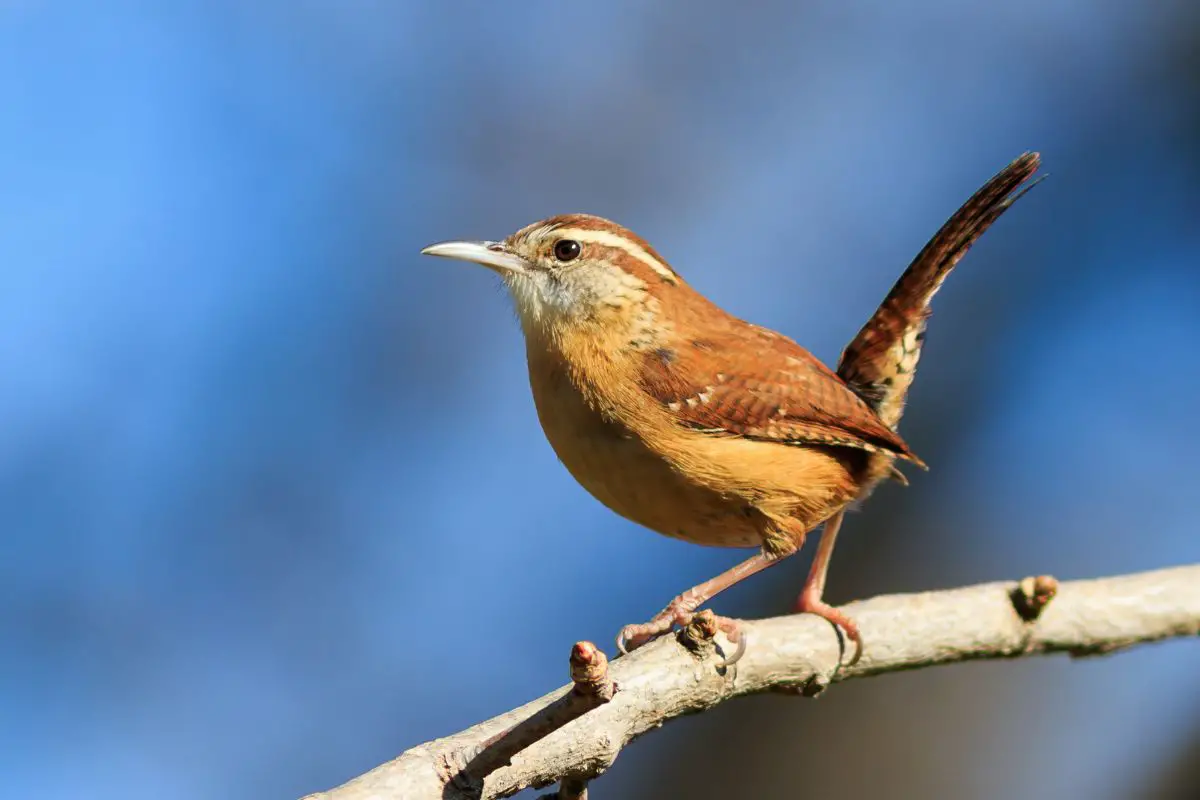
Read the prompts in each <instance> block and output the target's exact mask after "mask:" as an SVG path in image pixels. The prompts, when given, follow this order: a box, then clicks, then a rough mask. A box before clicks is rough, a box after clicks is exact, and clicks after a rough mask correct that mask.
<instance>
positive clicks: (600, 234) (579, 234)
mask: <svg viewBox="0 0 1200 800" xmlns="http://www.w3.org/2000/svg"><path fill="white" fill-rule="evenodd" d="M554 233H555V234H556V235H558V236H561V237H563V238H564V239H574V240H575V241H577V242H587V243H589V244H598V245H602V246H604V247H615V248H617V249H618V250H624V251H625V252H626V253H628V254H629V255H631V256H633V257H634V258H636V259H637V260H638V261H641V262H642V263H643V264H645V265H646V266H647V267H649V268H650V269H652V270H654V272H655V273H657V274H658V276H659V277H661V278H662V279H663V280H665V281H667V282H668V283H678V282H679V276H677V275H676V274H675V273H674V272H672V271H671V268H670V267H668V266H667V265H666V264H664V263H662V262H661V261H659V260H658V259H657V258H655V257H654V256H652V255H650V254H649V253H647V252H646V251H645V250H644V249H643V248H642V247H641V246H640V245H638V244H637V242H633V241H630V240H629V239H626V238H625V237H624V236H621V235H620V234H616V233H613V232H611V231H590V230H583V229H582V228H558V229H556V230H555V231H554Z"/></svg>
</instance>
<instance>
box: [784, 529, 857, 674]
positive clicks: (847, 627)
mask: <svg viewBox="0 0 1200 800" xmlns="http://www.w3.org/2000/svg"><path fill="white" fill-rule="evenodd" d="M843 516H844V512H841V511H839V512H838V513H836V514H834V515H833V516H832V517H830V518H829V519H828V520H827V521H826V522H825V529H824V530H823V531H821V541H820V543H819V544H818V545H817V554H816V555H815V556H814V557H813V562H812V569H810V570H809V572H808V580H806V581H805V582H804V588H803V589H801V590H800V596H799V597H798V598H796V611H798V612H807V613H809V614H816V615H817V616H819V617H823V618H825V619H827V620H829V621H830V622H831V623H833V624H834V625H837V626H838V627H840V628H841V629H842V630H844V631H845V632H846V638H847V639H849V640H850V641H852V642H854V656H853V657H852V658H851V659H850V663H849V664H848V665H847V666H854V665H855V664H857V663H858V659H859V658H861V657H862V636H860V635H859V632H858V625H856V624H855V623H854V620H852V619H850V617H849V616H847V615H846V614H845V613H844V612H842V611H839V610H838V609H836V608H834V607H833V606H831V605H829V604H828V603H826V602H825V601H824V600H822V599H821V595H823V594H824V593H825V575H826V574H827V573H828V572H829V558H830V556H832V555H833V546H834V544H836V543H837V535H838V529H839V528H841V527H842V517H843Z"/></svg>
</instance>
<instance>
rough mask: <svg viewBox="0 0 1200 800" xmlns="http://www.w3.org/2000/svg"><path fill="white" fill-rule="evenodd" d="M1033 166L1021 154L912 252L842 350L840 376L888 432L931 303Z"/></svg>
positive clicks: (900, 407)
mask: <svg viewBox="0 0 1200 800" xmlns="http://www.w3.org/2000/svg"><path fill="white" fill-rule="evenodd" d="M1038 165H1039V156H1038V154H1037V153H1025V154H1024V155H1022V156H1020V157H1018V158H1017V159H1016V160H1014V161H1013V162H1012V163H1011V164H1009V165H1008V166H1007V167H1005V168H1004V169H1003V170H1001V171H1000V172H999V173H998V174H997V175H996V176H995V177H994V178H992V179H991V180H990V181H988V182H987V183H985V184H984V185H983V186H982V187H981V188H980V189H979V191H977V192H975V194H973V195H972V196H971V199H970V200H968V201H967V202H966V203H964V204H963V206H962V208H960V209H959V210H958V211H957V212H955V214H954V216H952V217H951V218H950V219H949V220H947V221H946V224H945V225H943V226H942V228H941V230H939V231H938V232H937V234H936V235H935V236H934V237H933V238H932V239H930V240H929V244H927V245H925V247H924V249H922V250H921V252H920V253H918V254H917V257H916V258H915V259H913V262H912V263H911V264H909V266H908V269H906V270H905V271H904V274H903V275H901V276H900V279H899V280H898V281H896V285H895V286H893V287H892V290H891V291H890V292H888V296H887V297H886V298H885V299H884V301H883V303H882V304H881V305H880V306H879V308H878V310H876V312H875V313H874V314H873V315H872V316H871V318H870V319H869V320H867V324H866V325H864V326H863V327H862V330H860V331H859V332H858V335H857V336H855V337H854V340H853V341H852V342H850V344H849V345H847V346H846V349H845V350H843V351H842V358H841V360H840V361H839V362H838V370H837V371H838V375H840V376H841V377H842V380H844V381H846V383H847V384H849V386H850V388H851V389H853V390H854V391H855V393H856V394H858V395H859V397H861V398H862V399H863V400H865V401H866V402H867V404H868V405H870V406H871V408H872V409H874V411H875V413H877V414H878V415H879V417H880V419H882V420H883V421H884V422H885V423H886V424H887V425H888V427H890V428H893V429H895V427H896V424H897V423H898V422H899V421H900V416H901V415H902V414H903V413H904V401H905V399H906V398H907V396H908V389H909V387H910V386H912V381H913V376H914V375H915V374H916V370H917V361H918V360H919V359H920V357H921V342H922V340H923V339H924V337H925V323H926V321H927V320H928V319H929V314H930V310H929V302H930V301H931V300H932V299H933V296H934V295H935V294H937V290H938V289H940V288H941V286H942V281H944V280H945V279H946V276H947V275H949V274H950V271H951V270H952V269H954V267H955V265H956V264H958V262H959V260H960V259H961V258H962V257H963V256H964V255H966V252H967V250H968V249H970V247H971V245H972V244H974V243H975V240H976V239H978V238H979V237H980V236H982V235H983V232H984V231H986V230H987V229H988V228H989V227H990V226H991V224H992V223H993V222H995V221H996V220H997V219H999V217H1000V215H1001V214H1003V213H1004V212H1005V211H1007V210H1008V208H1009V206H1011V205H1012V204H1013V203H1015V202H1016V201H1017V199H1018V198H1020V197H1021V195H1023V194H1025V192H1027V191H1029V190H1030V189H1031V188H1033V186H1034V185H1035V184H1036V183H1037V182H1038V181H1033V182H1032V183H1028V184H1026V181H1028V180H1029V179H1030V178H1031V177H1032V176H1033V173H1034V172H1036V171H1037V168H1038ZM1023 184H1025V185H1024V187H1023V188H1022V185H1023Z"/></svg>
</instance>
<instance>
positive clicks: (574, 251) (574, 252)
mask: <svg viewBox="0 0 1200 800" xmlns="http://www.w3.org/2000/svg"><path fill="white" fill-rule="evenodd" d="M579 250H580V248H579V242H577V241H575V240H574V239H559V240H558V241H557V242H555V243H554V257H555V258H556V259H558V260H559V261H574V260H575V259H577V258H579Z"/></svg>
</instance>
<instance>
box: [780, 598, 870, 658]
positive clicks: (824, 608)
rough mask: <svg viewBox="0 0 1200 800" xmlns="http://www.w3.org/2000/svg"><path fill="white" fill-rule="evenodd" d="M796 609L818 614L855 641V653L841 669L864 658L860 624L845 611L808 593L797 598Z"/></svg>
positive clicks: (801, 611) (847, 637)
mask: <svg viewBox="0 0 1200 800" xmlns="http://www.w3.org/2000/svg"><path fill="white" fill-rule="evenodd" d="M796 610H797V611H798V612H800V613H807V614H816V615H817V616H818V617H821V618H822V619H824V620H825V621H827V622H828V623H829V624H830V625H833V626H834V629H835V630H837V629H840V631H839V632H840V633H844V634H845V638H846V639H849V640H850V641H851V642H853V643H854V655H853V656H851V657H850V661H849V662H847V663H846V664H841V665H839V669H840V668H841V667H843V666H845V667H853V666H854V665H855V664H857V663H858V661H859V659H861V658H862V654H863V640H862V634H860V633H859V632H858V625H857V624H856V623H855V622H854V620H853V619H851V618H850V617H849V616H848V615H847V614H846V613H845V612H843V611H840V610H838V609H836V608H834V607H833V606H831V605H829V604H828V603H826V602H824V601H823V600H821V599H820V598H819V597H813V596H811V595H809V594H807V593H804V594H801V595H800V597H799V598H798V599H797V600H796ZM839 638H840V637H839Z"/></svg>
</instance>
